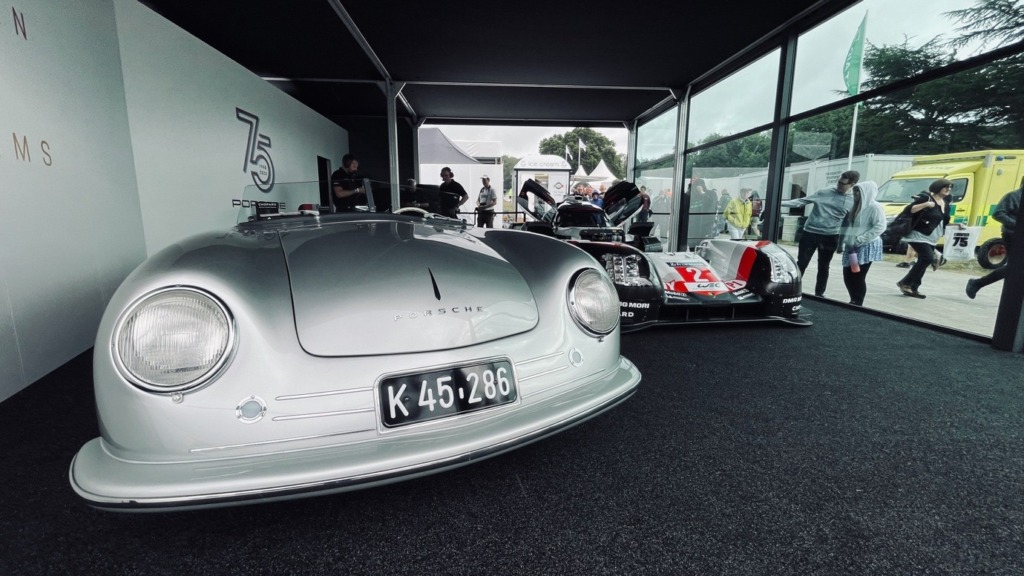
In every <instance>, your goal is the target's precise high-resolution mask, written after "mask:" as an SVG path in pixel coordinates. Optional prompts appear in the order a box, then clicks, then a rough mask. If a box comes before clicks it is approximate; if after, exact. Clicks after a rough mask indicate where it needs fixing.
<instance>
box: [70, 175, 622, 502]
mask: <svg viewBox="0 0 1024 576" xmlns="http://www.w3.org/2000/svg"><path fill="white" fill-rule="evenodd" d="M276 188H277V190H281V189H282V188H284V186H282V185H279V186H278V187H276ZM280 193H281V194H283V193H284V192H280ZM306 201H308V200H306ZM313 203H318V202H317V201H316V200H314V201H313ZM256 205H257V203H256V202H252V203H251V207H250V205H248V204H247V205H246V206H245V207H243V209H242V213H243V214H245V215H246V216H247V217H246V218H244V219H243V220H245V221H243V222H241V223H239V224H237V225H236V226H235V227H234V228H231V229H229V230H227V231H225V232H219V233H208V234H202V235H199V236H195V237H192V238H189V239H187V240H183V241H181V242H178V243H177V244H174V245H172V246H170V247H168V248H166V249H164V250H162V251H160V252H159V253H157V254H155V255H154V256H152V257H151V258H149V259H148V260H147V261H145V262H144V263H142V264H141V265H140V266H139V267H138V268H137V269H136V270H135V271H134V272H133V273H132V274H131V275H130V276H129V277H128V278H127V279H126V280H125V281H124V283H123V284H122V285H121V287H120V288H119V289H118V290H117V292H116V293H115V295H114V296H113V298H112V300H111V302H110V303H109V306H108V308H107V310H106V313H105V314H104V316H103V319H102V321H101V325H100V328H99V332H98V337H97V341H96V346H95V352H94V377H95V382H94V386H95V396H96V403H97V409H98V416H99V421H100V429H101V436H100V437H99V438H95V439H93V440H91V441H90V442H88V443H86V444H85V445H84V446H83V447H82V448H81V450H80V451H79V452H78V454H77V455H76V456H75V458H74V460H73V462H72V464H71V469H70V481H71V485H72V487H73V488H74V490H75V491H76V492H77V493H78V494H79V495H80V496H81V497H82V498H84V499H85V501H87V502H88V503H89V504H91V505H93V506H95V507H99V508H104V509H114V510H127V511H140V510H160V509H185V508H200V507H210V506H223V505H232V504H239V503H247V502H257V501H268V500H278V499H285V498H294V497H299V496H306V495H311V494H323V493H333V492H341V491H346V490H353V489H357V488H363V487H369V486H374V485H379V484H382V483H387V482H394V481H398V480H402V479H408V478H412V477H417V476H422V475H425V474H428V473H434V472H439V471H443V470H447V469H450V468H453V467H456V466H460V465H464V464H468V463H470V462H473V461H476V460H479V459H481V458H484V457H488V456H493V455H496V454H499V453H502V452H505V451H508V450H510V449H513V448H516V447H519V446H522V445H524V444H526V443H529V442H532V441H535V440H538V439H540V438H543V437H546V436H549V435H551V434H554V433H556V432H559V431H561V430H564V429H566V428H567V427H570V426H572V425H575V424H578V423H580V422H582V421H584V420H587V419H588V418H591V417H593V416H595V415H597V414H600V413H602V412H604V411H605V410H608V409H609V408H611V407H614V406H616V405H617V404H619V403H620V402H622V401H624V400H625V399H627V398H628V397H629V396H630V395H631V394H632V393H633V392H634V391H635V390H636V388H637V385H638V383H639V381H640V373H639V371H638V370H637V369H636V367H635V366H634V365H633V364H632V363H631V362H629V361H628V360H627V359H625V358H623V357H622V356H621V355H620V352H619V303H618V298H617V296H616V292H615V287H614V285H613V284H612V283H611V281H610V280H609V277H608V275H607V273H606V272H605V270H603V269H602V268H601V267H600V266H597V265H596V263H595V261H594V259H593V258H591V257H590V256H588V255H587V254H586V253H584V252H582V251H580V250H579V249H577V248H575V247H573V246H571V245H569V244H566V243H565V242H561V241H558V240H554V239H551V238H546V237H543V236H541V235H537V234H531V233H527V232H521V231H513V230H476V229H472V228H469V229H467V228H466V225H465V224H464V223H463V222H460V221H455V220H450V219H447V218H443V217H439V216H436V215H433V214H426V213H424V212H422V211H417V213H416V214H383V213H374V212H360V213H347V214H328V213H320V211H319V210H317V209H315V208H313V209H302V210H297V211H295V212H291V213H289V212H288V210H287V208H292V207H298V206H299V203H297V202H296V201H294V200H293V199H289V200H288V201H287V202H286V201H283V200H282V201H273V202H260V203H259V207H260V208H259V210H258V212H259V213H258V214H257V210H256V208H255V207H256ZM282 207H284V208H285V210H282V209H281V208H282ZM303 208H312V207H311V206H304V207H303ZM396 212H400V211H396Z"/></svg>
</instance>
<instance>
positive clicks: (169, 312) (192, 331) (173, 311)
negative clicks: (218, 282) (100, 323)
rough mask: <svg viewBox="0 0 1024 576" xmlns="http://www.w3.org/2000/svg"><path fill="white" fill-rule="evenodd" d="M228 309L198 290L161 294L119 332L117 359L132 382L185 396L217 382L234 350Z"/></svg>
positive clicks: (132, 310) (133, 310) (131, 314)
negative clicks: (184, 393) (221, 370)
mask: <svg viewBox="0 0 1024 576" xmlns="http://www.w3.org/2000/svg"><path fill="white" fill-rule="evenodd" d="M234 341H235V330H234V323H233V320H232V318H231V314H230V312H229V311H228V309H227V308H226V307H225V306H224V305H223V304H222V303H221V302H220V301H219V300H217V299H215V298H214V297H213V296H211V295H209V294H206V293H204V292H201V291H199V290H196V289H193V288H168V289H164V290H158V291H156V292H154V293H151V294H149V295H147V296H145V297H143V298H142V299H140V300H138V301H137V302H135V303H134V304H133V305H132V306H131V307H129V308H128V310H127V311H126V312H125V313H124V314H123V315H122V316H121V319H120V320H119V321H118V323H117V326H116V327H115V328H114V335H113V346H114V357H115V359H116V361H117V365H118V369H119V370H120V371H121V373H122V375H123V376H124V377H125V378H126V379H128V380H129V381H130V382H132V383H133V384H135V385H136V386H139V387H141V388H144V389H146V390H149V391H152V392H180V391H183V390H188V389H190V388H195V387H197V386H200V385H202V384H204V383H206V382H208V381H209V380H210V379H211V378H212V377H214V376H215V375H216V374H217V373H218V371H219V370H220V368H221V367H222V366H223V365H224V363H225V362H226V361H227V358H228V357H229V355H230V352H231V350H232V348H233V346H234Z"/></svg>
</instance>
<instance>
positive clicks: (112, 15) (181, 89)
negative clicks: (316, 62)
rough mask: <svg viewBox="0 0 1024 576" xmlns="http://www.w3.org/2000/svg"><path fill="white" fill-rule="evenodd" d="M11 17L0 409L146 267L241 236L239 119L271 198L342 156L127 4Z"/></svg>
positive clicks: (0, 42) (66, 351)
mask: <svg viewBox="0 0 1024 576" xmlns="http://www.w3.org/2000/svg"><path fill="white" fill-rule="evenodd" d="M13 10H14V13H15V14H16V15H12V13H11V7H10V6H4V7H0V400H3V399H6V398H7V397H9V396H11V395H12V394H14V393H15V392H17V391H18V390H21V389H22V388H24V387H25V386H27V385H28V384H30V383H31V382H33V381H35V380H37V379H39V378H40V377H42V376H44V375H45V374H47V373H48V372H50V371H52V370H54V369H55V368H57V367H59V366H60V365H61V364H63V363H64V362H66V361H67V360H69V359H71V358H73V357H74V356H76V355H78V354H80V353H81V352H83V351H85V350H87V349H88V348H90V347H91V346H93V343H94V338H95V335H96V327H97V324H98V322H99V317H100V315H101V314H102V312H103V308H104V306H105V305H106V303H107V301H108V300H109V299H110V296H111V295H112V294H113V291H114V290H115V289H116V288H117V286H118V285H119V284H120V282H121V281H122V280H123V279H124V277H125V276H126V275H127V274H128V273H129V272H130V271H131V270H132V269H133V268H134V267H135V266H136V265H137V264H138V263H139V262H141V261H142V260H143V259H144V258H145V257H146V255H147V254H152V253H154V252H156V251H158V250H159V249H161V248H163V247H164V246H167V245H169V244H171V243H173V242H175V241H177V240H178V239H180V238H182V237H184V236H187V235H191V234H193V233H196V232H201V231H206V230H211V229H224V228H226V227H228V226H230V225H231V224H233V223H234V221H235V218H236V215H237V208H234V207H232V206H231V200H232V199H235V198H240V197H241V195H242V191H243V188H244V187H245V186H247V185H250V186H252V184H253V179H252V176H251V175H250V174H249V173H248V172H244V171H243V164H244V163H245V160H246V158H245V155H246V146H247V143H248V126H247V125H246V124H245V123H243V122H242V121H240V120H239V119H238V118H237V117H236V114H235V108H236V107H240V108H243V109H245V110H248V111H249V112H251V113H253V114H255V115H257V116H259V118H260V125H259V132H260V133H261V134H264V135H265V136H267V137H269V138H270V139H271V146H270V147H269V148H268V149H267V152H268V153H269V155H270V157H271V158H272V161H273V163H274V168H275V180H276V182H277V183H278V184H277V185H276V189H277V190H280V189H281V188H282V187H284V186H283V184H284V183H286V182H290V181H315V180H316V179H317V177H318V175H317V164H316V157H317V156H318V155H319V156H323V157H326V158H328V159H330V160H331V161H332V163H333V164H334V165H337V164H338V162H339V160H340V158H341V155H342V154H344V153H345V152H347V150H348V135H347V133H346V132H345V130H343V129H342V128H340V127H338V126H337V125H335V124H333V123H332V122H330V121H328V120H326V119H324V118H323V117H321V116H319V115H318V114H316V113H314V112H312V111H311V110H309V109H308V108H306V107H305V106H303V105H301V104H299V103H298V102H297V101H295V100H294V99H292V98H291V97H290V96H288V95H286V94H285V93H284V92H282V91H280V90H278V89H277V88H275V87H273V86H271V85H270V84H268V83H266V82H263V81H262V80H260V79H259V78H258V77H256V76H255V75H253V74H252V73H250V72H248V71H246V70H245V69H243V68H242V67H241V66H239V65H238V64H237V63H235V62H233V61H231V60H229V59H227V58H226V57H224V56H223V55H221V54H219V53H217V52H216V51H214V50H213V49H211V48H210V47H209V46H207V45H205V44H203V43H201V42H199V41H198V40H196V39H195V38H194V37H192V36H190V35H188V34H186V33H184V32H183V31H182V30H180V29H179V28H177V27H175V26H173V25H172V24H170V23H169V22H167V21H166V20H164V19H163V18H162V17H160V16H158V15H156V14H155V13H154V12H152V11H150V10H149V9H148V8H146V7H145V6H143V5H142V4H141V3H139V2H137V1H136V0H88V1H83V0H18V2H16V3H15V4H14V5H13ZM15 142H17V144H15ZM22 142H27V143H28V145H27V148H23V147H22ZM82 385H83V386H89V385H91V382H83V383H82Z"/></svg>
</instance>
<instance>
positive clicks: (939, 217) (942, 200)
mask: <svg viewBox="0 0 1024 576" xmlns="http://www.w3.org/2000/svg"><path fill="white" fill-rule="evenodd" d="M952 191H953V183H952V182H950V181H949V180H946V179H945V178H939V179H938V180H936V181H934V182H932V183H931V185H930V186H928V192H927V193H925V192H921V193H920V194H918V195H917V196H915V197H914V201H913V203H912V204H911V205H910V213H911V215H912V216H913V218H914V227H913V228H912V229H911V230H910V233H909V234H907V235H906V236H904V238H903V239H904V241H905V242H907V243H908V244H910V247H911V248H913V249H914V251H915V252H917V262H916V263H915V264H914V265H913V266H912V267H911V268H910V271H909V272H907V275H906V276H904V277H903V279H902V280H900V281H899V282H897V283H896V287H897V288H899V289H900V291H901V292H903V294H905V295H907V296H911V297H914V298H924V297H925V295H924V294H921V292H919V291H918V289H919V288H920V287H921V280H922V279H923V278H924V273H925V270H927V269H928V266H929V265H932V268H938V264H937V262H938V261H939V260H937V259H938V258H941V257H942V255H941V254H938V255H937V254H936V250H935V246H936V244H938V242H939V239H940V238H942V235H943V233H944V232H945V227H946V225H948V224H949V195H950V193H951V192H952ZM933 263H935V264H934V265H933Z"/></svg>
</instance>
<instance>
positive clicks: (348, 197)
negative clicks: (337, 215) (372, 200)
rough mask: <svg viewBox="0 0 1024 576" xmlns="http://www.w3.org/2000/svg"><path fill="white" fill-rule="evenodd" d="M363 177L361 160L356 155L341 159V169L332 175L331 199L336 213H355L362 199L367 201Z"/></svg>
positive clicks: (345, 156)
mask: <svg viewBox="0 0 1024 576" xmlns="http://www.w3.org/2000/svg"><path fill="white" fill-rule="evenodd" d="M363 178H365V176H363V175H362V174H360V173H359V159H358V158H356V157H355V155H354V154H345V155H344V156H342V158H341V168H338V169H337V170H335V171H334V173H333V174H331V194H332V196H331V199H332V200H333V201H334V211H335V212H354V211H355V209H356V203H357V202H358V200H359V199H360V198H363V199H365V197H366V196H365V193H366V191H365V190H363Z"/></svg>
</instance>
